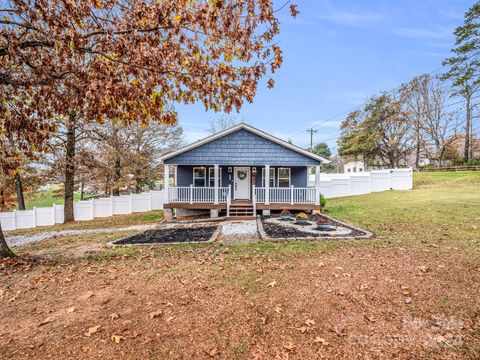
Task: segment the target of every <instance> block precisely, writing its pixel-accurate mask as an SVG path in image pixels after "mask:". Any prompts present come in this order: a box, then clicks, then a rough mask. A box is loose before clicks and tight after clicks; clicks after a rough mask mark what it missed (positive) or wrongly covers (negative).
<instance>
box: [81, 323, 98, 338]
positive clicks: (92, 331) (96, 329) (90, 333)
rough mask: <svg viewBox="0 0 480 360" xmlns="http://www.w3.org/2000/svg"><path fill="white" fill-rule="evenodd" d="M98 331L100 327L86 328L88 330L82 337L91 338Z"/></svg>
mask: <svg viewBox="0 0 480 360" xmlns="http://www.w3.org/2000/svg"><path fill="white" fill-rule="evenodd" d="M98 330H100V325H97V326H92V327H90V328H88V330H87V331H86V332H85V333H84V334H83V335H85V336H92V335H93V334H95V333H96V332H98Z"/></svg>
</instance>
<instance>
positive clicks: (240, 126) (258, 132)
mask: <svg viewBox="0 0 480 360" xmlns="http://www.w3.org/2000/svg"><path fill="white" fill-rule="evenodd" d="M241 129H244V130H247V131H250V132H252V133H254V134H256V135H258V136H261V137H263V138H264V139H267V140H270V141H271V142H274V143H276V144H279V145H282V146H284V147H286V148H287V149H290V150H293V151H295V152H297V153H300V154H302V155H305V156H308V157H309V158H311V159H314V160H317V161H320V162H322V163H324V164H328V163H330V162H331V161H330V160H328V159H325V158H323V157H321V156H318V155H316V154H314V153H311V152H310V151H308V150H305V149H302V148H301V147H299V146H296V145H293V144H290V143H289V142H287V141H284V140H282V139H279V138H277V137H275V136H273V135H270V134H267V133H266V132H263V131H262V130H259V129H257V128H254V127H253V126H250V125H247V124H244V123H241V124H238V125H235V126H232V127H231V128H229V129H226V130H223V131H220V132H218V133H216V134H213V135H210V136H208V137H206V138H204V139H201V140H198V141H196V142H194V143H192V144H189V145H186V146H184V147H181V148H180V149H177V150H175V151H172V152H169V153H166V154H163V155H162V156H160V160H161V161H165V160H167V159H170V158H172V157H174V156H176V155H179V154H181V153H184V152H186V151H188V150H191V149H194V148H196V147H199V146H201V145H203V144H206V143H209V142H210V141H213V140H216V139H219V138H221V137H224V136H226V135H228V134H231V133H233V132H235V131H237V130H241Z"/></svg>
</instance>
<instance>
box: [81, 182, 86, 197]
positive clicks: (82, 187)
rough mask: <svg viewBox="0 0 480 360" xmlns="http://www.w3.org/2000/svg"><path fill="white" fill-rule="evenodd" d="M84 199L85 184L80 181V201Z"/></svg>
mask: <svg viewBox="0 0 480 360" xmlns="http://www.w3.org/2000/svg"><path fill="white" fill-rule="evenodd" d="M84 198H85V182H84V181H83V180H82V182H81V184H80V200H84Z"/></svg>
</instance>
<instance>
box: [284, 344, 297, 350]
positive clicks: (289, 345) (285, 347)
mask: <svg viewBox="0 0 480 360" xmlns="http://www.w3.org/2000/svg"><path fill="white" fill-rule="evenodd" d="M283 348H284V349H285V350H287V351H288V352H291V351H293V350H295V344H294V343H292V342H288V343H286V344H285V345H283Z"/></svg>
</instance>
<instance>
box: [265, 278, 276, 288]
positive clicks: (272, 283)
mask: <svg viewBox="0 0 480 360" xmlns="http://www.w3.org/2000/svg"><path fill="white" fill-rule="evenodd" d="M275 285H277V282H276V281H275V280H273V281H272V282H271V283H270V284H268V285H267V286H270V287H272V288H273V287H274V286H275Z"/></svg>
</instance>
